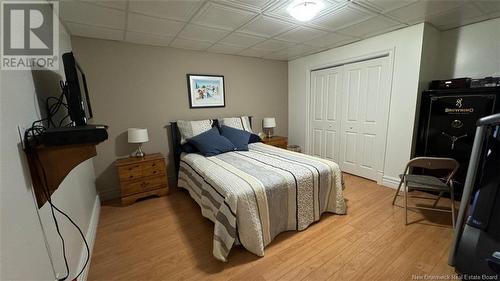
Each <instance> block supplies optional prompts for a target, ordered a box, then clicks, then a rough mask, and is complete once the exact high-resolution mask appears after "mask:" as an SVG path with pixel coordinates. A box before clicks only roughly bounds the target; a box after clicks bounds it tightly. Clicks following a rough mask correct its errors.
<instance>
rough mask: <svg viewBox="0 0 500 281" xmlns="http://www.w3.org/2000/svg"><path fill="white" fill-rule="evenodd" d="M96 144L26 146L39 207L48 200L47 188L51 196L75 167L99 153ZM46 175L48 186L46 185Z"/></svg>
mask: <svg viewBox="0 0 500 281" xmlns="http://www.w3.org/2000/svg"><path fill="white" fill-rule="evenodd" d="M96 145H97V143H94V144H78V145H61V146H45V145H38V146H34V147H28V148H26V150H25V152H26V155H27V157H28V164H29V168H30V173H31V179H32V181H33V188H34V191H35V197H36V201H37V203H38V208H40V207H42V206H43V204H45V202H47V196H46V194H47V189H48V192H49V196H50V195H52V193H54V191H55V190H56V189H57V188H58V187H59V185H60V184H61V182H62V181H63V180H64V178H65V177H66V176H67V175H68V174H69V172H70V171H71V170H73V168H75V167H76V166H78V164H80V163H82V162H83V161H85V160H87V159H90V158H92V157H94V156H96V155H97V151H96V148H95V146H96ZM42 167H43V168H42ZM44 171H45V173H44ZM45 177H46V180H47V185H48V186H47V188H46V187H45V180H44V178H45Z"/></svg>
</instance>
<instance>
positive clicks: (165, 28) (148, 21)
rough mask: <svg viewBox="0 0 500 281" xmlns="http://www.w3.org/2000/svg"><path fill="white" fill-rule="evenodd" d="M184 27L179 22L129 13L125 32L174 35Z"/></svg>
mask: <svg viewBox="0 0 500 281" xmlns="http://www.w3.org/2000/svg"><path fill="white" fill-rule="evenodd" d="M184 25H185V23H182V22H179V21H173V20H167V19H159V18H153V17H149V16H144V15H139V14H134V13H129V15H128V22H127V31H133V32H142V33H150V34H157V35H176V34H177V33H178V32H179V31H180V30H181V29H182V27H183V26H184Z"/></svg>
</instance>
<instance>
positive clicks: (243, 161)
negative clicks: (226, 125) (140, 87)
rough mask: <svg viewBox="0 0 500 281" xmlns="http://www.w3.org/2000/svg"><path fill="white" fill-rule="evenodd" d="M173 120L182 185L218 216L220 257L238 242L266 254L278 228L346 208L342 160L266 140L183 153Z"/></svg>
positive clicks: (302, 225)
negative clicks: (243, 146) (226, 148)
mask: <svg viewBox="0 0 500 281" xmlns="http://www.w3.org/2000/svg"><path fill="white" fill-rule="evenodd" d="M171 125H172V127H171V129H172V138H173V147H174V160H175V165H176V170H177V172H178V179H177V180H178V186H179V187H181V188H184V189H186V190H187V191H188V192H189V194H190V196H191V197H192V198H193V199H194V200H195V201H196V203H198V205H199V206H200V208H201V213H202V215H203V216H204V217H206V218H208V219H210V220H211V221H212V222H214V236H213V255H214V257H215V258H216V259H218V260H221V261H227V260H228V255H229V253H230V251H231V248H232V247H233V246H235V245H242V246H243V247H245V248H246V249H247V250H248V251H250V252H251V253H253V254H255V255H258V256H263V255H264V248H265V247H266V246H267V245H268V244H269V243H271V241H272V240H273V238H274V237H276V236H277V235H278V234H279V233H281V232H284V231H289V230H298V231H300V230H304V229H306V228H307V227H308V226H309V225H310V224H312V223H314V222H316V221H318V220H319V219H320V217H321V214H322V213H324V212H331V213H335V214H345V213H346V205H345V201H344V197H343V192H342V175H341V171H340V169H339V166H338V165H337V164H335V163H333V162H331V161H327V160H324V159H320V158H317V157H313V156H309V155H306V154H301V153H297V152H292V151H288V150H285V149H281V148H276V147H273V146H269V145H266V144H263V143H253V144H249V147H248V148H249V150H248V151H231V152H227V153H223V154H219V155H216V156H212V157H205V156H202V155H200V154H197V153H184V152H182V151H181V145H180V137H179V132H178V128H177V126H176V123H172V124H171Z"/></svg>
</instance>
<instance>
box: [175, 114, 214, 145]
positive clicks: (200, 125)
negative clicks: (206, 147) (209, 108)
mask: <svg viewBox="0 0 500 281" xmlns="http://www.w3.org/2000/svg"><path fill="white" fill-rule="evenodd" d="M212 124H213V121H212V120H210V119H208V120H199V121H186V120H178V121H177V127H178V128H179V133H180V134H181V144H185V143H186V141H187V139H189V138H192V137H194V136H196V135H199V134H201V133H203V132H206V131H208V130H210V129H211V128H212Z"/></svg>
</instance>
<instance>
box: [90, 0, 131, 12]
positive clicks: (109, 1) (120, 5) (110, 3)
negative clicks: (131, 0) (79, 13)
mask: <svg viewBox="0 0 500 281" xmlns="http://www.w3.org/2000/svg"><path fill="white" fill-rule="evenodd" d="M85 2H88V3H91V4H94V5H99V6H105V7H108V8H114V9H118V10H123V11H124V10H126V9H127V1H122V0H116V1H115V0H85Z"/></svg>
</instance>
